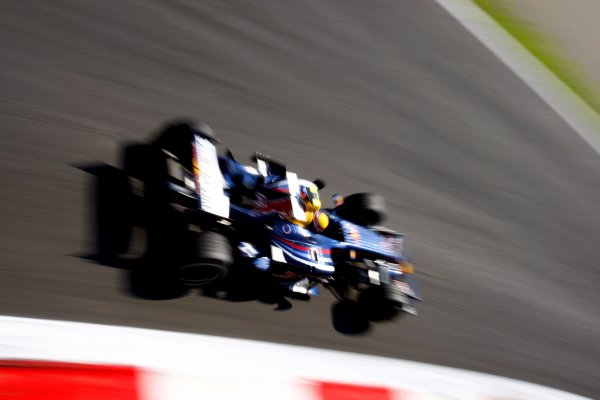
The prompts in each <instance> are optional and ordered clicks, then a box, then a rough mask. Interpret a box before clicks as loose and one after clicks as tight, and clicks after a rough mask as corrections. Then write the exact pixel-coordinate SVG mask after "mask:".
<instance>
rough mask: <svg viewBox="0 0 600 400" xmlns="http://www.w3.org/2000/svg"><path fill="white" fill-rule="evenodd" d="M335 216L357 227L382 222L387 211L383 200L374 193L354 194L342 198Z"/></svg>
mask: <svg viewBox="0 0 600 400" xmlns="http://www.w3.org/2000/svg"><path fill="white" fill-rule="evenodd" d="M336 212H337V214H338V215H339V216H340V217H342V218H344V219H347V220H348V221H350V222H354V223H355V224H358V225H364V226H369V225H375V224H378V223H379V222H381V221H383V219H384V218H385V216H386V213H387V210H386V207H385V199H384V198H383V197H382V196H380V195H377V194H374V193H355V194H351V195H350V196H347V197H345V198H344V203H343V204H342V205H340V206H339V207H338V208H337V209H336Z"/></svg>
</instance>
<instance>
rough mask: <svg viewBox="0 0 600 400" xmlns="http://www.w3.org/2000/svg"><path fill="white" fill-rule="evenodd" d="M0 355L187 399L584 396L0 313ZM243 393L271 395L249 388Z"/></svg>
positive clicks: (341, 356) (286, 349)
mask: <svg viewBox="0 0 600 400" xmlns="http://www.w3.org/2000/svg"><path fill="white" fill-rule="evenodd" d="M0 358H4V359H35V360H55V361H66V362H83V363H104V364H123V365H134V366H138V367H141V368H143V369H147V370H150V371H154V372H156V373H158V374H159V375H161V376H164V377H167V380H166V381H165V382H162V383H161V382H160V381H154V382H156V384H157V385H163V386H160V387H156V388H152V389H153V390H156V391H157V393H161V392H160V391H161V390H168V391H170V390H174V391H179V392H178V393H181V394H182V397H180V398H186V399H187V398H189V397H187V394H190V393H197V392H195V390H200V389H199V388H200V387H205V385H209V387H212V386H210V385H215V386H214V389H215V390H216V391H218V390H217V386H221V384H223V385H225V382H229V383H227V385H230V387H229V388H228V389H227V390H229V391H227V390H226V391H225V392H226V393H230V392H234V393H238V392H239V391H241V390H243V389H242V388H243V387H252V385H256V384H257V383H262V384H264V385H267V386H268V385H271V384H273V385H274V386H273V387H278V382H279V383H281V385H283V386H285V387H288V388H295V387H297V386H298V385H302V382H310V381H311V380H314V381H325V382H339V383H352V384H358V385H370V386H380V387H386V388H389V389H390V390H410V391H414V392H417V393H420V394H422V395H427V394H433V395H435V394H436V393H437V394H444V393H445V394H451V395H452V396H453V397H454V398H460V399H469V398H474V396H475V395H478V396H488V397H493V398H498V399H511V400H529V399H537V400H558V399H561V400H577V399H578V400H582V399H584V398H583V397H580V396H576V395H573V394H569V393H566V392H563V391H559V390H555V389H551V388H547V387H544V386H539V385H534V384H531V383H525V382H520V381H517V380H513V379H508V378H501V377H496V376H492V375H486V374H482V373H477V372H470V371H464V370H458V369H453V368H447V367H441V366H434V365H429V364H423V363H418V362H412V361H404V360H397V359H391V358H384V357H375V356H367V355H359V354H352V353H343V352H338V351H332V350H320V349H312V348H306V347H299V346H289V345H282V344H273V343H266V342H257V341H251V340H243V339H229V338H222V337H215V336H206V335H192V334H185V333H174V332H165V331H157V330H149V329H139V328H125V327H115V326H104V325H95V324H84V323H79V322H60V321H49V320H36V319H29V318H18V317H0ZM161 379H162V378H161ZM211 382H212V383H211ZM180 384H181V386H180ZM246 384H247V385H250V386H245V385H246ZM171 385H175V387H171ZM290 385H291V386H290ZM207 390H208V389H207ZM299 390H300V389H299ZM306 390H308V389H306ZM268 391H270V389H268ZM275 392H277V390H275ZM169 393H170V392H169ZM186 393H187V394H186ZM269 393H270V392H269ZM294 393H296V392H294ZM184 394H185V396H184ZM275 395H276V393H274V394H273V396H275ZM291 396H292V394H291V392H290V393H288V394H286V393H285V391H284V392H281V393H280V398H292V397H291ZM294 396H296V395H294ZM298 396H299V397H301V396H300V395H298ZM163 398H177V397H176V396H165V397H163ZM192 398H197V396H196V397H192ZM214 398H219V397H218V396H216V397H214ZM221 398H232V397H231V396H229V395H223V396H222V397H221ZM244 398H246V399H251V398H261V399H263V398H274V397H271V396H270V395H269V396H266V397H265V396H262V392H260V393H256V395H255V394H253V393H252V392H251V391H248V392H247V393H246V396H244ZM421 398H422V397H421Z"/></svg>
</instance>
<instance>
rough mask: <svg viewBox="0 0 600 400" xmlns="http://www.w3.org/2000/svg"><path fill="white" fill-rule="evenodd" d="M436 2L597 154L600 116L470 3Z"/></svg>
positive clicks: (599, 145)
mask: <svg viewBox="0 0 600 400" xmlns="http://www.w3.org/2000/svg"><path fill="white" fill-rule="evenodd" d="M435 1H436V2H437V3H438V4H439V5H440V6H441V7H442V8H444V9H445V10H446V11H447V12H448V13H449V14H450V15H452V16H453V17H454V18H455V19H456V20H457V21H458V22H460V23H461V24H462V25H463V26H464V27H465V28H466V29H467V30H468V31H469V32H471V34H473V35H474V36H475V37H476V38H477V39H478V40H479V41H480V42H481V43H482V44H483V45H484V46H486V47H487V48H488V49H489V50H490V51H491V52H492V53H493V54H494V55H496V57H498V58H499V59H500V60H501V61H502V62H503V63H504V64H505V65H507V66H508V68H510V69H511V70H512V71H513V72H514V73H515V75H517V76H518V77H519V78H520V79H521V80H523V82H525V84H527V86H529V87H530V88H531V89H532V90H533V91H534V92H535V93H537V95H538V96H540V97H541V98H542V99H543V100H544V101H545V102H546V103H547V104H548V105H549V106H550V108H552V109H553V110H554V111H555V112H556V113H557V114H558V115H559V116H560V117H561V118H562V119H563V120H564V121H565V122H566V123H567V124H568V125H569V126H571V128H573V130H575V132H577V133H578V134H579V135H580V136H581V137H582V138H583V139H584V140H585V141H586V142H587V143H588V144H589V145H590V146H591V147H592V148H593V149H594V150H595V151H596V152H597V153H598V154H600V116H598V114H597V113H596V112H595V111H594V110H593V109H592V108H591V107H590V106H589V105H588V104H587V103H585V102H584V101H583V100H582V99H581V98H580V97H579V96H578V95H577V94H575V93H574V92H573V91H572V90H571V89H570V88H569V87H568V86H567V85H565V84H564V83H563V82H562V81H561V80H560V79H558V78H557V77H556V75H554V73H552V71H550V70H549V69H548V68H547V67H546V66H545V65H543V64H542V63H541V62H540V61H539V60H538V59H537V58H536V57H534V56H533V55H532V54H531V53H530V52H529V51H528V50H527V49H526V48H525V47H523V46H522V45H521V44H520V43H519V42H518V41H516V40H515V39H514V38H513V37H512V36H511V35H510V34H509V33H508V32H506V30H504V28H502V27H501V26H500V25H498V23H497V22H496V21H494V20H493V19H492V18H491V17H490V16H489V15H488V14H486V13H485V12H484V11H482V10H481V9H480V8H479V7H478V6H477V5H476V4H475V3H473V2H472V1H471V0H435ZM490 78H493V77H490Z"/></svg>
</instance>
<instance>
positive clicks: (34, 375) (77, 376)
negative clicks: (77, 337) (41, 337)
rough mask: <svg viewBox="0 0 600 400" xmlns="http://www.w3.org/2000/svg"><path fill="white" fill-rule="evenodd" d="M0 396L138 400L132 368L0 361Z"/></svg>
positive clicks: (28, 398)
mask: <svg viewBox="0 0 600 400" xmlns="http://www.w3.org/2000/svg"><path fill="white" fill-rule="evenodd" d="M0 397H1V398H6V399H19V400H33V399H45V400H78V399H86V400H101V399H102V400H103V399H111V400H138V399H139V397H138V390H137V371H136V369H135V368H133V367H127V366H112V365H87V364H70V363H59V362H38V361H12V360H4V361H0Z"/></svg>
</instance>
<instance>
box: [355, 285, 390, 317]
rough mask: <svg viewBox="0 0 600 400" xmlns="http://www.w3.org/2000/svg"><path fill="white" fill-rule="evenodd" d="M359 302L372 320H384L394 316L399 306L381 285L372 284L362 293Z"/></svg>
mask: <svg viewBox="0 0 600 400" xmlns="http://www.w3.org/2000/svg"><path fill="white" fill-rule="evenodd" d="M358 303H359V304H360V307H361V308H362V309H363V312H364V313H365V315H366V316H367V318H368V319H369V320H370V321H383V320H387V319H391V318H392V317H394V316H395V315H396V314H397V312H398V308H397V306H396V304H395V303H394V302H392V301H390V300H389V299H388V298H387V295H386V291H385V290H384V288H383V287H381V286H371V287H369V288H368V289H367V290H365V291H364V292H363V293H361V295H360V297H359V300H358Z"/></svg>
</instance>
